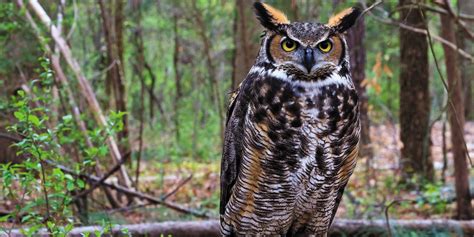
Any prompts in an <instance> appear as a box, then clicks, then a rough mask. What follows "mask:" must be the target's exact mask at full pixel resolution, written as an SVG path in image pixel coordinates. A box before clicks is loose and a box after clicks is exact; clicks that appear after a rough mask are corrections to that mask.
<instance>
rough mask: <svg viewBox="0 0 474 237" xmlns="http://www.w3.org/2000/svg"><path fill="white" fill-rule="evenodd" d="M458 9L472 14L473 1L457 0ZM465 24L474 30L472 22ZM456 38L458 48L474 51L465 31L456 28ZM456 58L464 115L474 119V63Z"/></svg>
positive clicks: (462, 12) (473, 43)
mask: <svg viewBox="0 0 474 237" xmlns="http://www.w3.org/2000/svg"><path fill="white" fill-rule="evenodd" d="M458 9H459V13H460V14H467V15H474V1H472V0H458ZM466 26H467V27H468V29H469V30H471V32H472V31H474V24H466ZM456 40H457V43H458V46H459V48H461V49H463V50H464V51H466V52H467V53H470V54H473V53H474V42H472V41H469V40H466V32H465V31H464V30H462V29H460V28H458V30H457V39H456ZM458 59H459V65H460V69H461V81H462V85H463V96H464V115H465V116H466V119H474V97H473V94H474V92H473V89H474V87H473V85H472V84H473V83H472V81H473V80H474V64H472V63H471V62H469V60H467V59H465V58H463V57H461V56H458Z"/></svg>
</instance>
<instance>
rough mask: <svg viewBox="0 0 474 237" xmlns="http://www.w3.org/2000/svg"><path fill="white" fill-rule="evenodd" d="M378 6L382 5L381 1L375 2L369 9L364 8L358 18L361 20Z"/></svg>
mask: <svg viewBox="0 0 474 237" xmlns="http://www.w3.org/2000/svg"><path fill="white" fill-rule="evenodd" d="M380 4H382V0H379V1H377V2H375V3H374V4H372V5H370V6H369V7H367V8H365V9H364V11H362V13H361V14H360V16H359V18H361V17H362V16H364V15H365V14H367V12H369V11H371V10H372V9H374V8H375V7H376V6H378V5H380Z"/></svg>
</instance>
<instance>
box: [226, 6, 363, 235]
mask: <svg viewBox="0 0 474 237" xmlns="http://www.w3.org/2000/svg"><path fill="white" fill-rule="evenodd" d="M256 8H257V7H256ZM272 9H273V8H272ZM257 10H258V9H257ZM268 15H270V16H271V14H268ZM287 24H289V23H287ZM292 24H294V25H285V24H283V25H278V26H276V27H277V28H276V30H271V31H272V32H270V33H269V32H267V35H266V36H265V38H264V40H263V42H262V49H261V51H260V53H259V56H258V57H257V60H256V63H255V65H254V66H253V67H252V69H251V70H250V72H249V74H248V75H247V78H246V79H245V80H244V81H243V82H242V84H241V85H240V87H239V89H238V90H237V91H236V92H235V93H234V94H233V95H232V97H231V103H230V106H229V111H228V114H227V122H226V132H225V139H224V149H223V158H222V164H221V203H220V214H221V232H222V234H223V235H225V236H240V235H244V236H245V235H251V236H254V235H262V236H269V235H270V236H271V235H280V236H296V235H300V234H311V235H316V236H324V235H325V234H326V233H327V231H328V228H329V226H330V224H331V222H332V220H333V218H334V215H335V213H336V210H337V207H338V204H339V202H340V200H341V198H342V193H343V191H344V187H345V186H346V184H347V181H348V179H349V176H350V175H351V173H352V171H353V169H354V166H355V163H356V157H357V151H358V141H359V131H360V124H359V107H358V97H357V94H356V91H355V88H354V85H353V83H352V80H351V77H350V73H349V68H348V65H349V63H348V55H347V46H346V43H345V40H344V38H343V36H341V35H339V33H337V31H332V28H331V27H328V26H326V25H322V24H310V23H298V24H295V23H292ZM291 27H293V29H292V28H291ZM267 28H268V27H267ZM285 28H286V29H285ZM298 29H306V32H299V31H298ZM282 33H284V35H282ZM281 36H283V37H291V39H292V40H295V41H296V40H297V41H296V42H297V43H298V44H299V46H301V47H303V46H305V47H307V48H310V47H312V48H311V50H313V48H314V47H316V45H317V44H318V43H320V42H322V41H324V40H327V39H328V38H330V39H331V45H332V47H335V48H334V49H333V50H329V51H327V53H326V54H321V55H317V52H313V51H311V52H310V53H311V54H309V56H308V54H307V53H306V52H307V51H309V50H307V51H302V52H303V54H304V55H300V56H301V57H302V58H301V59H300V58H298V57H299V56H298V55H297V52H296V50H295V49H294V55H289V54H285V52H278V49H272V47H271V45H272V44H274V43H275V42H273V41H272V40H274V39H275V38H276V37H281ZM311 39H313V40H314V41H315V42H311ZM338 40H339V43H338V42H337V41H338ZM290 46H292V45H291V44H289V45H287V48H292V47H290ZM282 47H283V46H282ZM320 48H321V52H323V51H324V49H326V48H327V47H321V46H320ZM308 57H314V58H316V59H325V60H327V61H326V62H324V63H323V62H320V61H319V60H314V59H313V58H311V61H310V62H311V63H313V61H312V60H314V65H310V67H307V65H308V63H307V62H308V61H307V60H308ZM285 60H286V61H285ZM291 60H294V61H291ZM299 60H300V61H299ZM305 60H306V61H305ZM318 63H319V64H318Z"/></svg>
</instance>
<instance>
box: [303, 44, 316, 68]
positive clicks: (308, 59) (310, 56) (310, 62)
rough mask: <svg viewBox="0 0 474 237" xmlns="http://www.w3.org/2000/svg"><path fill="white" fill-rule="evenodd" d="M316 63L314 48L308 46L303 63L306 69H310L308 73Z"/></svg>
mask: <svg viewBox="0 0 474 237" xmlns="http://www.w3.org/2000/svg"><path fill="white" fill-rule="evenodd" d="M314 64H315V60H314V53H313V49H311V48H306V49H305V50H304V58H303V65H304V67H305V68H306V70H308V73H310V72H311V68H313V66H314Z"/></svg>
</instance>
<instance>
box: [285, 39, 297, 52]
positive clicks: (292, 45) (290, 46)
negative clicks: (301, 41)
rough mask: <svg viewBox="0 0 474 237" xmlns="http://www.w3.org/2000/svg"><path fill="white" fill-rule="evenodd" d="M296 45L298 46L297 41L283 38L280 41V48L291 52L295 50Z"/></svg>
mask: <svg viewBox="0 0 474 237" xmlns="http://www.w3.org/2000/svg"><path fill="white" fill-rule="evenodd" d="M297 46H298V45H297V43H296V42H295V41H293V40H290V39H284V40H283V41H282V42H281V48H282V49H283V50H285V52H291V51H293V50H295V49H296V47H297Z"/></svg>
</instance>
